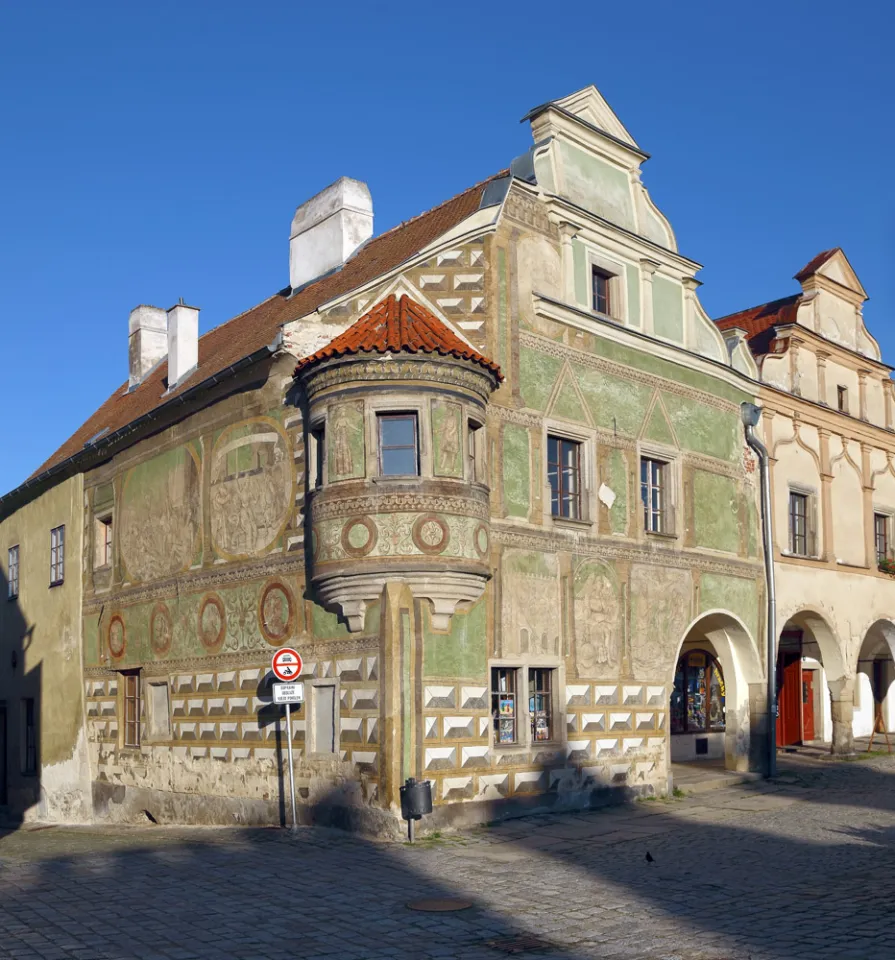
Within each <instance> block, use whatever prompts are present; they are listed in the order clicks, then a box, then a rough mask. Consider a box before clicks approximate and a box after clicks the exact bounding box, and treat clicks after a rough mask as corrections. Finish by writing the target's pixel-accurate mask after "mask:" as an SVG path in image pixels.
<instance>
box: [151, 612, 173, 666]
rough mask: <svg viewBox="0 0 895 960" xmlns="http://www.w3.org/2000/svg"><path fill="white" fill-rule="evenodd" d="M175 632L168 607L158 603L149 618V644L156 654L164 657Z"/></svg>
mask: <svg viewBox="0 0 895 960" xmlns="http://www.w3.org/2000/svg"><path fill="white" fill-rule="evenodd" d="M173 634H174V627H173V624H172V622H171V614H170V613H169V612H168V608H167V607H166V606H165V604H163V603H157V604H156V605H155V606H154V607H153V608H152V614H151V616H150V618H149V645H150V646H151V647H152V651H153V653H155V655H156V656H159V657H162V656H164V655H165V654H166V653H167V652H168V651H169V650H170V649H171V640H172V637H173Z"/></svg>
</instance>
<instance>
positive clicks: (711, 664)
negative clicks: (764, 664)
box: [669, 610, 763, 771]
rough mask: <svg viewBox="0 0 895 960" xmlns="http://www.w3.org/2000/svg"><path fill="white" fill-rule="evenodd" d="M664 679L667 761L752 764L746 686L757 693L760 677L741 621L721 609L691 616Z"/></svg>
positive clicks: (728, 766)
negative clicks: (667, 680)
mask: <svg viewBox="0 0 895 960" xmlns="http://www.w3.org/2000/svg"><path fill="white" fill-rule="evenodd" d="M670 680H671V682H670V684H669V689H670V691H671V692H670V696H669V718H670V719H669V751H670V758H671V762H672V763H687V762H697V761H707V762H710V763H714V764H717V765H719V766H723V767H725V768H726V769H728V770H739V771H746V770H749V769H753V768H755V767H756V760H755V759H752V760H750V754H751V753H753V752H754V750H753V747H752V736H751V731H752V727H753V725H754V724H753V720H752V718H751V716H750V687H751V686H752V685H753V684H755V685H757V686H756V687H755V690H756V691H760V690H761V684H762V683H763V679H762V668H761V662H760V658H759V656H758V652H757V650H756V647H755V643H754V641H753V640H752V637H751V636H750V634H749V631H748V630H747V629H746V627H745V626H744V624H743V623H742V621H741V620H739V619H738V618H737V617H735V616H734V615H733V614H731V613H728V612H726V611H721V610H717V611H712V612H709V613H706V614H704V615H703V616H701V617H699V618H698V619H697V620H695V621H694V622H693V623H692V624H691V625H690V626H689V627H688V628H687V631H686V633H685V634H684V638H683V640H682V641H681V645H680V648H679V650H678V656H677V659H676V661H675V664H674V672H673V674H672V676H671V678H670ZM758 762H760V757H759V758H758Z"/></svg>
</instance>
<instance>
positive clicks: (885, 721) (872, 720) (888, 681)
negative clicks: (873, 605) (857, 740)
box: [852, 620, 895, 737]
mask: <svg viewBox="0 0 895 960" xmlns="http://www.w3.org/2000/svg"><path fill="white" fill-rule="evenodd" d="M854 708H855V709H854V718H853V720H852V732H853V733H854V736H855V737H869V736H870V734H871V733H873V731H874V729H876V730H877V732H878V733H879V732H882V731H889V730H893V729H895V623H893V622H892V621H891V620H877V621H876V623H874V624H872V625H871V626H870V627H869V629H868V630H867V632H866V633H865V634H864V640H863V642H862V643H861V649H860V651H859V652H858V662H857V670H856V673H855V694H854Z"/></svg>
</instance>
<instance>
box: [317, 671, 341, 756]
mask: <svg viewBox="0 0 895 960" xmlns="http://www.w3.org/2000/svg"><path fill="white" fill-rule="evenodd" d="M311 703H312V705H313V714H312V716H313V722H314V729H313V734H314V749H313V752H314V753H335V752H336V747H337V745H338V741H337V738H336V687H335V684H332V683H330V684H326V685H321V686H314V687H311Z"/></svg>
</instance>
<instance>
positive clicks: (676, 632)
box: [630, 564, 693, 678]
mask: <svg viewBox="0 0 895 960" xmlns="http://www.w3.org/2000/svg"><path fill="white" fill-rule="evenodd" d="M692 594H693V580H692V577H691V575H690V571H689V570H679V569H674V568H671V567H659V566H652V565H651V564H635V565H634V566H633V567H632V568H631V586H630V596H631V658H632V661H633V667H634V673H635V675H636V676H638V677H643V678H653V677H662V676H665V674H666V673H668V671H669V670H670V669H671V666H672V661H673V660H674V658H675V657H676V656H677V651H678V648H679V647H680V644H681V641H682V640H683V637H684V631H685V630H686V629H687V626H688V624H689V623H690V619H691V612H690V607H691V603H692Z"/></svg>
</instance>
